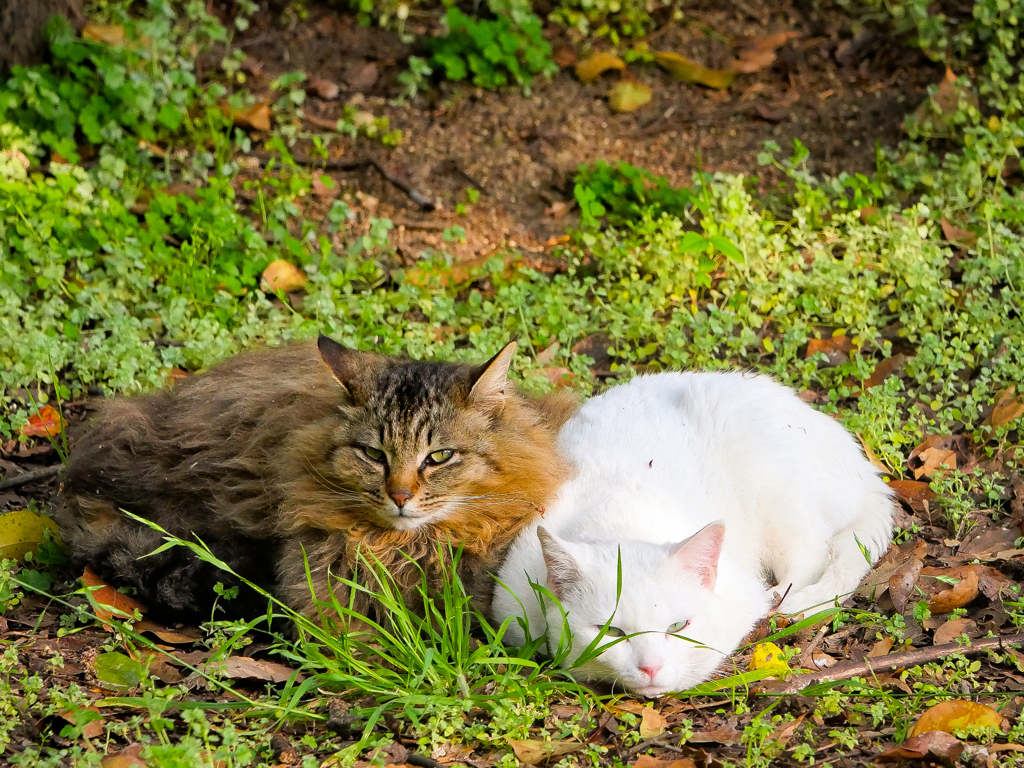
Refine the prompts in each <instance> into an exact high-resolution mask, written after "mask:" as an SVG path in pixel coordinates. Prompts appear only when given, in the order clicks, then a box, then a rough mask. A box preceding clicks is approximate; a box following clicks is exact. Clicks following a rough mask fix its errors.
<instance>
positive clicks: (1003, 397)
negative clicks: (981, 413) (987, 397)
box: [983, 384, 1024, 427]
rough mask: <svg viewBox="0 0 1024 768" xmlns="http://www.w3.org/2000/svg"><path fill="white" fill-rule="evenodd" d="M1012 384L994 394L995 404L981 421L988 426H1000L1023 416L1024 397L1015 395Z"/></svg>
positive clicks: (1014, 388)
mask: <svg viewBox="0 0 1024 768" xmlns="http://www.w3.org/2000/svg"><path fill="white" fill-rule="evenodd" d="M1016 391H1017V390H1016V387H1014V386H1013V385H1012V384H1011V385H1010V386H1008V387H1007V388H1006V389H1004V390H1003V391H1002V392H1000V393H999V394H998V395H996V405H995V407H994V408H993V409H992V413H990V414H989V415H988V418H987V419H985V421H984V422H983V423H984V424H985V425H987V426H990V427H1002V426H1004V425H1006V424H1009V423H1010V422H1011V421H1016V420H1017V419H1019V418H1020V417H1021V416H1024V399H1022V398H1021V397H1017V396H1016Z"/></svg>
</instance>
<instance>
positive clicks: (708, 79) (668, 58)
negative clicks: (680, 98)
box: [654, 51, 736, 90]
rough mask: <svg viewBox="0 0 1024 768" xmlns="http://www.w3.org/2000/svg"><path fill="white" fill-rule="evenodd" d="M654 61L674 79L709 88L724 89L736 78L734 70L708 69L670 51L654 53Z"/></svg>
mask: <svg viewBox="0 0 1024 768" xmlns="http://www.w3.org/2000/svg"><path fill="white" fill-rule="evenodd" d="M654 61H655V62H657V64H658V66H659V67H661V68H662V69H664V70H665V71H666V72H668V73H669V74H670V75H672V77H674V78H675V79H676V80H682V81H683V82H686V83H697V84H698V85H706V86H708V87H709V88H716V89H718V90H725V89H726V88H728V87H729V86H730V85H732V81H733V80H735V79H736V73H735V72H725V71H722V70H718V69H708V68H707V67H702V66H701V65H700V64H695V63H694V62H692V61H690V60H689V59H687V58H686V57H684V56H680V55H679V54H678V53H673V52H672V51H662V52H660V53H655V54H654Z"/></svg>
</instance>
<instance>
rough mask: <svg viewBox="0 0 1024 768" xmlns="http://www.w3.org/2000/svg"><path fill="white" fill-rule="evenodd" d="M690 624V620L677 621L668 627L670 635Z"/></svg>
mask: <svg viewBox="0 0 1024 768" xmlns="http://www.w3.org/2000/svg"><path fill="white" fill-rule="evenodd" d="M688 626H690V622H688V621H677V622H676V623H675V624H673V625H672V626H670V627H669V628H668V633H669V634H670V635H674V634H675V633H676V632H682V631H683V630H684V629H686V628H687V627H688Z"/></svg>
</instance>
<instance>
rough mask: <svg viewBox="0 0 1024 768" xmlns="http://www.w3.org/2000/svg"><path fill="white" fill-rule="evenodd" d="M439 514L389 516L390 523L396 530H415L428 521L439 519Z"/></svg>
mask: <svg viewBox="0 0 1024 768" xmlns="http://www.w3.org/2000/svg"><path fill="white" fill-rule="evenodd" d="M437 517H438V516H437V515H430V514H426V515H410V514H404V515H399V514H394V515H392V516H391V517H389V518H388V521H387V522H388V525H389V526H391V527H392V528H394V529H395V530H396V531H414V530H416V529H417V528H420V527H422V526H424V525H426V524H427V523H432V522H433V521H434V520H436V519H437Z"/></svg>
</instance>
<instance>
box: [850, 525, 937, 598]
mask: <svg viewBox="0 0 1024 768" xmlns="http://www.w3.org/2000/svg"><path fill="white" fill-rule="evenodd" d="M926 554H928V545H927V544H925V543H924V542H923V541H922V540H921V539H913V540H911V541H907V542H904V543H903V544H901V545H900V546H898V547H896V546H891V547H890V548H889V551H888V552H886V553H885V554H884V555H883V556H882V557H881V558H879V560H878V562H876V563H875V565H874V566H873V567H872V569H871V572H870V573H869V574H868V575H867V576H865V577H864V580H863V581H862V582H861V586H860V587H858V588H857V594H858V595H860V596H861V597H863V598H865V599H871V596H872V594H874V596H875V597H874V599H875V600H879V599H881V597H882V595H884V594H885V593H886V592H888V591H889V577H890V576H892V575H893V574H894V573H896V571H897V570H898V569H899V567H900V566H901V565H903V564H904V563H905V562H907V561H908V560H909V559H910V558H912V557H916V558H918V559H924V556H925V555H926Z"/></svg>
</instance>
